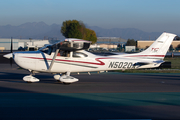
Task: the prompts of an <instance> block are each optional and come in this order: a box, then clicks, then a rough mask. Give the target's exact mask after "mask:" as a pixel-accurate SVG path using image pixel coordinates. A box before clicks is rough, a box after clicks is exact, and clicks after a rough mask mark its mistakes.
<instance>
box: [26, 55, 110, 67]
mask: <svg viewBox="0 0 180 120" xmlns="http://www.w3.org/2000/svg"><path fill="white" fill-rule="evenodd" d="M24 58H31V59H41V60H42V59H44V58H37V57H24ZM99 59H110V58H96V59H95V60H96V61H98V62H99V63H94V62H85V61H74V60H63V59H55V60H56V61H64V62H76V63H86V64H94V65H105V63H104V62H102V61H100V60H99ZM46 60H52V59H50V58H46Z"/></svg>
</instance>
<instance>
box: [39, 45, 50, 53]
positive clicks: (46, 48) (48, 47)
mask: <svg viewBox="0 0 180 120" xmlns="http://www.w3.org/2000/svg"><path fill="white" fill-rule="evenodd" d="M40 51H42V52H44V53H46V54H48V55H51V53H52V47H51V46H47V47H44V48H41V49H40Z"/></svg>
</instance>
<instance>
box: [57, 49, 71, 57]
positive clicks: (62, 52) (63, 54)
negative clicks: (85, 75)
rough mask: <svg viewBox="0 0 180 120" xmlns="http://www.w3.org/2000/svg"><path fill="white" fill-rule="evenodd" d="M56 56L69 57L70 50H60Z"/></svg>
mask: <svg viewBox="0 0 180 120" xmlns="http://www.w3.org/2000/svg"><path fill="white" fill-rule="evenodd" d="M57 56H63V57H70V51H63V50H60V51H59V53H58V55H57Z"/></svg>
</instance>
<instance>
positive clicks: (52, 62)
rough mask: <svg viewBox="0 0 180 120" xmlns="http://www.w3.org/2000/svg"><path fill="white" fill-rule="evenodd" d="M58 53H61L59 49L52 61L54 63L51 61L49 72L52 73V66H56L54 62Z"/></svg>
mask: <svg viewBox="0 0 180 120" xmlns="http://www.w3.org/2000/svg"><path fill="white" fill-rule="evenodd" d="M58 52H59V49H56V52H55V54H54V57H53V59H52V61H51V65H50V66H49V69H48V71H51V69H52V66H53V64H54V60H55V59H56V56H57V54H58Z"/></svg>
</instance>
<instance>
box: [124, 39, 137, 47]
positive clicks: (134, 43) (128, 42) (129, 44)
mask: <svg viewBox="0 0 180 120" xmlns="http://www.w3.org/2000/svg"><path fill="white" fill-rule="evenodd" d="M126 46H136V41H135V40H134V39H128V40H127V43H126Z"/></svg>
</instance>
